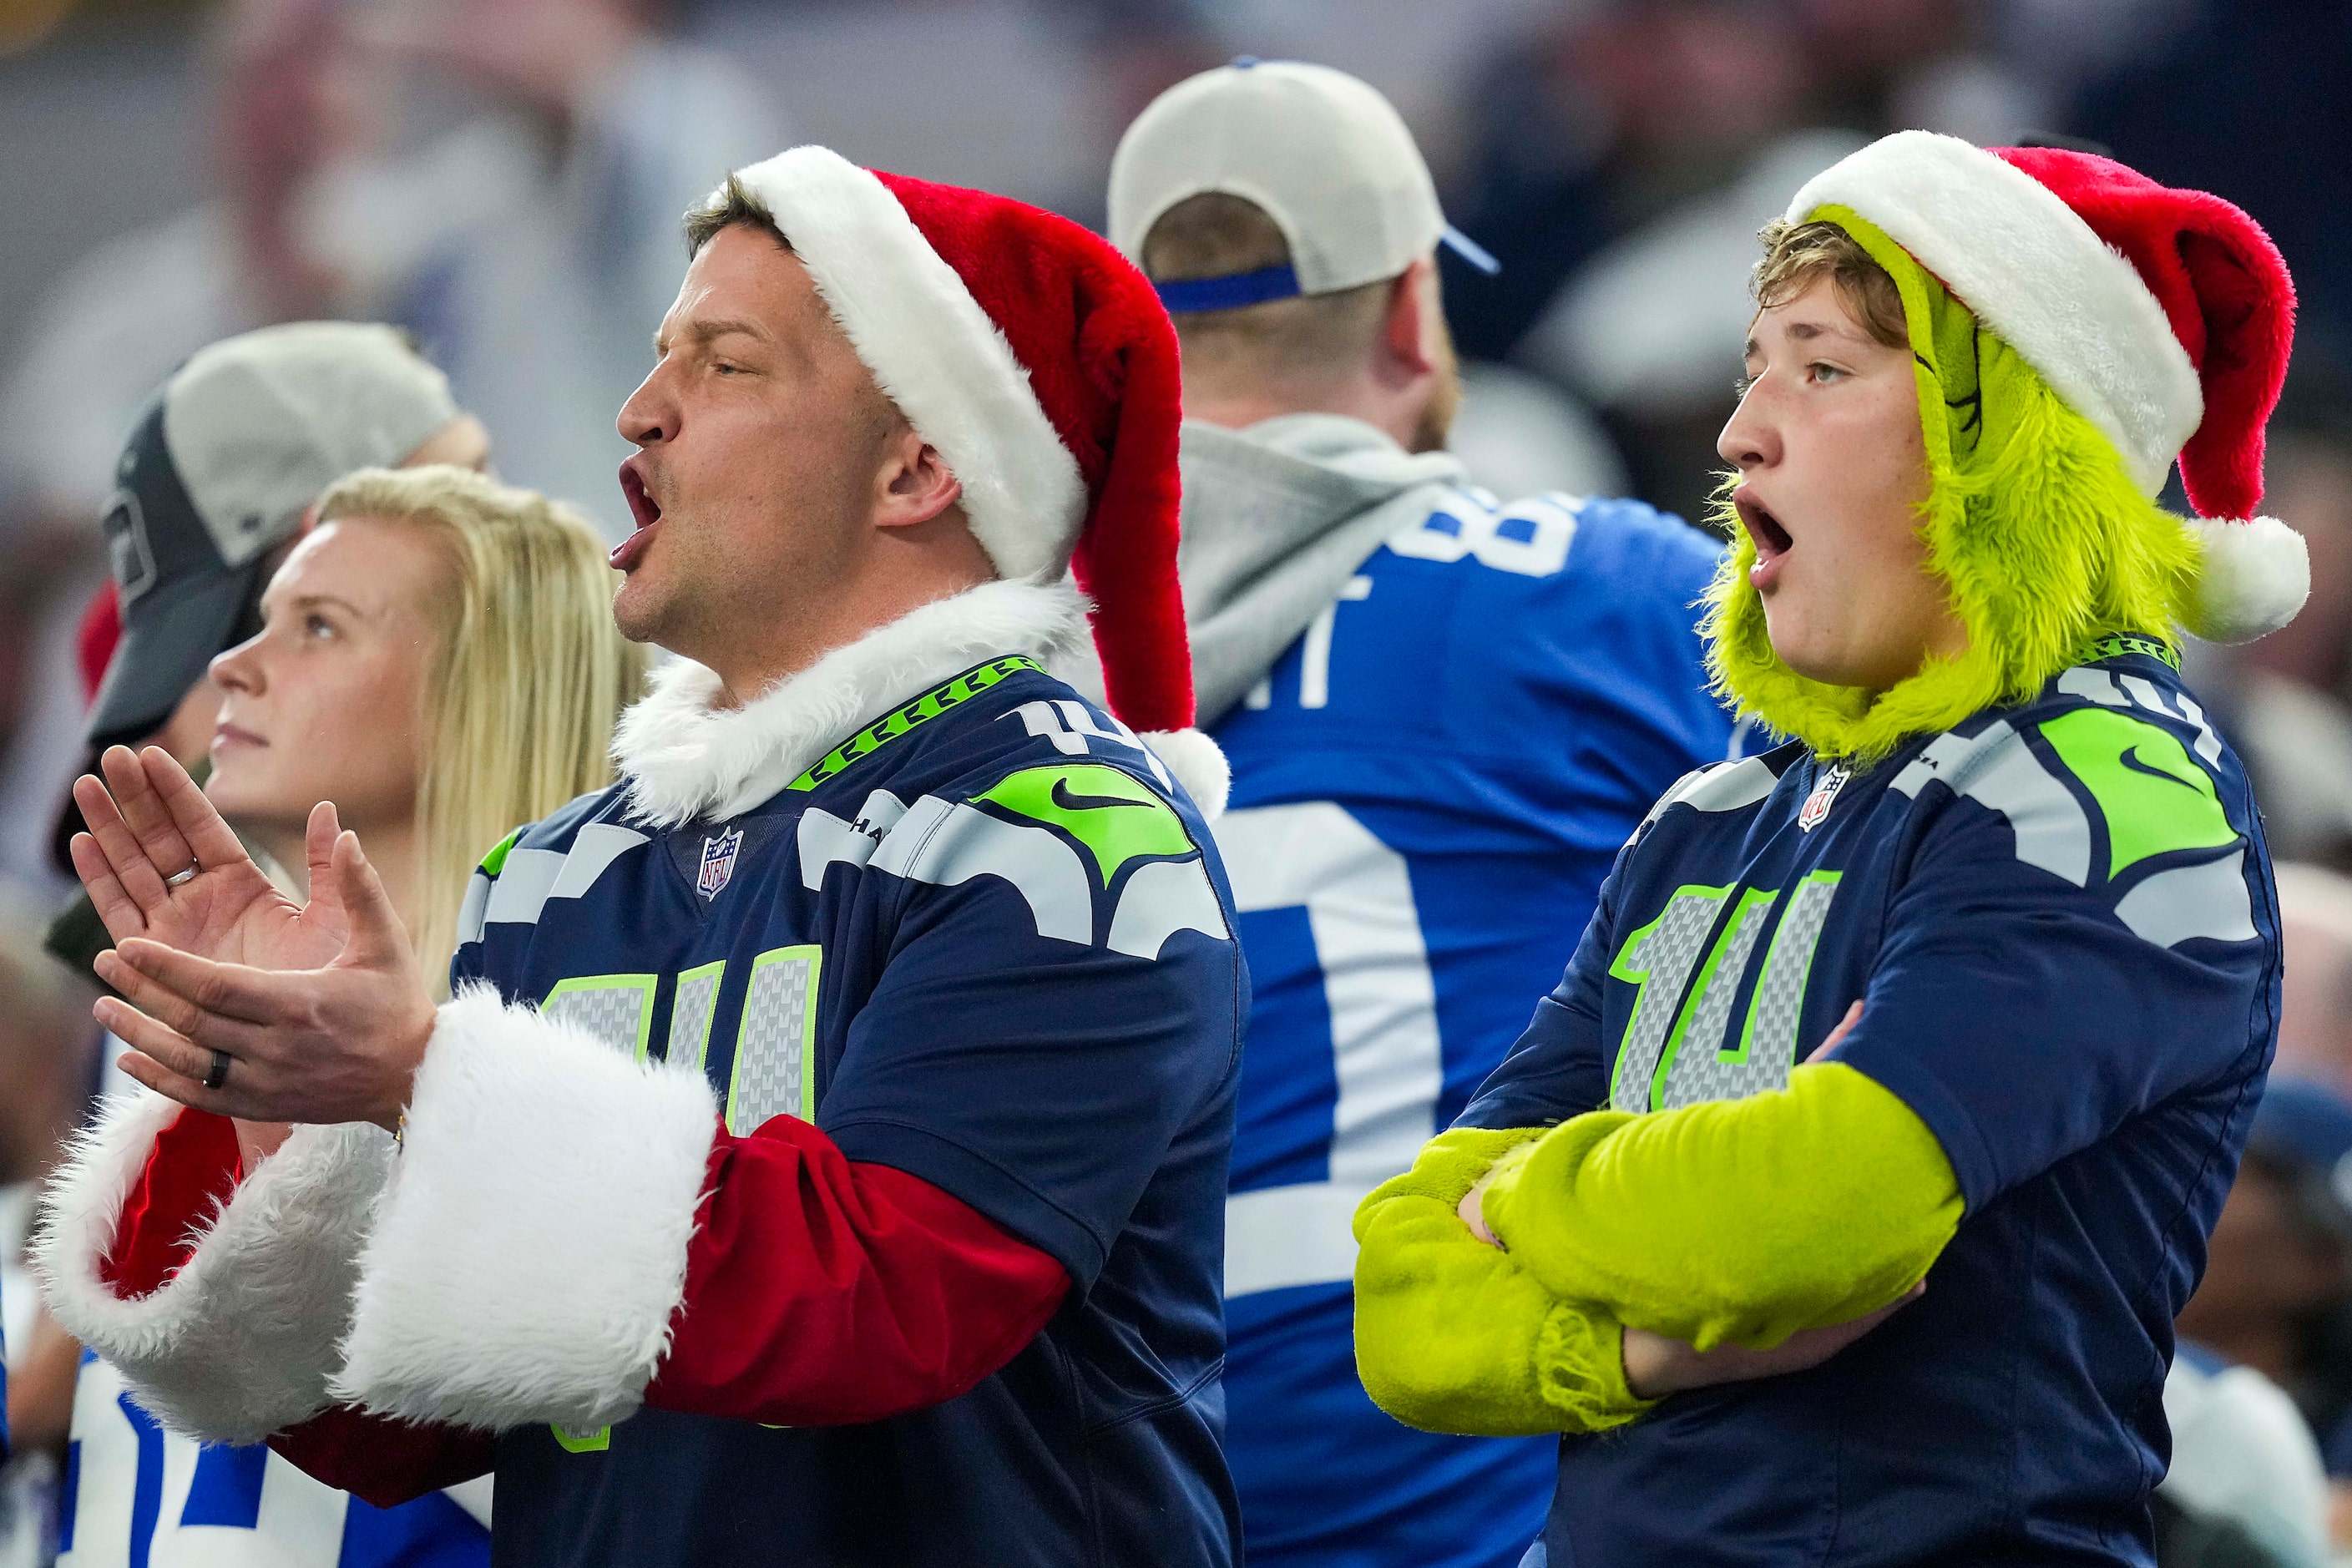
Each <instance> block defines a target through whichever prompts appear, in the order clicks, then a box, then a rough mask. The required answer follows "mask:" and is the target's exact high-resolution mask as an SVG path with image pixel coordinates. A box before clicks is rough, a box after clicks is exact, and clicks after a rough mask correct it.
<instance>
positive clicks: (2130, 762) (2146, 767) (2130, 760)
mask: <svg viewBox="0 0 2352 1568" xmlns="http://www.w3.org/2000/svg"><path fill="white" fill-rule="evenodd" d="M2116 762H2118V763H2122V764H2123V765H2124V766H2125V767H2126V768H2128V769H2130V770H2131V771H2132V772H2133V773H2146V774H2147V776H2148V777H2149V778H2152V779H2162V780H2163V781H2164V782H2165V783H2167V784H2179V786H2180V787H2181V788H2182V789H2185V790H2189V791H2190V792H2192V793H2199V794H2201V793H2202V792H2201V791H2199V790H2198V789H2197V786H2196V785H2195V784H2191V783H2189V781H2188V780H2187V779H2185V778H2182V777H2181V776H2180V775H2179V773H2167V772H2165V771H2164V770H2163V769H2162V768H2159V767H2158V766H2157V765H2156V764H2155V763H2144V762H2141V761H2140V760H2139V748H2138V747H2137V746H2126V747H2125V748H2124V751H2123V755H2121V756H2119V757H2117V758H2116Z"/></svg>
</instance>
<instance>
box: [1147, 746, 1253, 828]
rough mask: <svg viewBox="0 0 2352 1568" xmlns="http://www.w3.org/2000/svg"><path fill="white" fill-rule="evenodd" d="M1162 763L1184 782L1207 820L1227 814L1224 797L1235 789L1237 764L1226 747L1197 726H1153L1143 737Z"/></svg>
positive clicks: (1205, 820) (1178, 779)
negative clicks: (1174, 728)
mask: <svg viewBox="0 0 2352 1568" xmlns="http://www.w3.org/2000/svg"><path fill="white" fill-rule="evenodd" d="M1142 739H1143V743H1144V744H1145V745H1147V746H1149V747H1150V748H1151V754H1152V755H1153V756H1155V757H1158V758H1159V759H1160V765H1161V766H1162V767H1164V768H1166V769H1167V770H1168V771H1169V773H1171V774H1173V775H1174V776H1175V779H1176V782H1177V783H1178V784H1182V785H1183V786H1184V793H1185V794H1186V795H1191V796H1192V804H1193V805H1194V806H1196V807H1198V808H1199V810H1200V813H1201V818H1202V821H1204V822H1214V821H1215V820H1216V819H1217V818H1218V817H1220V816H1223V815H1224V814H1225V798H1226V796H1228V795H1231V794H1232V793H1233V788H1234V767H1233V764H1232V763H1229V762H1227V761H1226V760H1225V749H1224V748H1223V746H1220V745H1218V744H1217V742H1214V741H1213V740H1211V739H1209V737H1208V736H1207V735H1205V734H1203V733H1202V731H1198V730H1152V731H1148V732H1146V733H1145V734H1144V736H1143V737H1142Z"/></svg>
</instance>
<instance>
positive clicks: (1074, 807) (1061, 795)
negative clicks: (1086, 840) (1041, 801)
mask: <svg viewBox="0 0 2352 1568" xmlns="http://www.w3.org/2000/svg"><path fill="white" fill-rule="evenodd" d="M1050 798H1051V799H1052V800H1053V802H1054V804H1055V805H1058V806H1060V807H1061V808H1062V809H1063V810H1064V811H1101V810H1103V809H1105V808H1106V807H1108V806H1114V805H1144V806H1148V805H1150V804H1151V803H1150V801H1148V800H1122V799H1120V798H1119V797H1118V796H1117V795H1072V794H1071V793H1070V781H1069V780H1067V779H1055V781H1054V791H1053V795H1052V796H1051V797H1050Z"/></svg>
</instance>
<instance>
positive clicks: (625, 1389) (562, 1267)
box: [333, 989, 1068, 1430]
mask: <svg viewBox="0 0 2352 1568" xmlns="http://www.w3.org/2000/svg"><path fill="white" fill-rule="evenodd" d="M1067 1288H1068V1279H1067V1276H1066V1274H1065V1273H1064V1272H1063V1270H1062V1268H1061V1266H1060V1265H1059V1264H1058V1263H1056V1262H1055V1260H1054V1259H1052V1258H1049V1257H1047V1256H1046V1255H1045V1254H1044V1253H1043V1252H1041V1251H1039V1250H1037V1249H1036V1248H1034V1247H1030V1246H1029V1245H1028V1244H1026V1243H1025V1242H1023V1241H1020V1240H1018V1239H1016V1238H1014V1237H1011V1236H1009V1235H1007V1234H1006V1233H1005V1232H1003V1230H1001V1229H1000V1228H998V1227H997V1226H994V1225H993V1224H992V1222H990V1221H988V1220H986V1219H984V1218H983V1217H982V1216H981V1215H979V1214H978V1213H977V1212H975V1211H973V1210H971V1208H969V1207H967V1206H966V1205H963V1204H961V1202H959V1201H958V1200H956V1199H954V1198H952V1197H950V1196H949V1195H948V1194H945V1193H942V1192H940V1191H939V1190H938V1189H936V1188H933V1187H930V1186H929V1185H927V1184H924V1183H922V1182H919V1181H917V1180H916V1179H914V1178H913V1177H910V1176H908V1175H906V1174H904V1173H900V1172H898V1171H894V1170H889V1169H887V1168H885V1167H880V1166H874V1165H855V1166H854V1165H852V1164H851V1163H849V1162H848V1161H847V1160H846V1159H845V1158H844V1157H843V1156H842V1154H841V1152H840V1151H839V1150H838V1149H837V1148H835V1146H834V1145H833V1143H832V1142H831V1141H830V1140H828V1139H826V1138H825V1137H824V1134H822V1133H820V1132H819V1131H816V1130H815V1129H814V1128H813V1127H810V1126H808V1125H807V1124H806V1123H803V1122H799V1121H793V1119H790V1118H780V1119H778V1120H777V1121H772V1122H770V1123H769V1124H768V1125H767V1126H766V1127H763V1128H761V1130H760V1131H758V1132H757V1133H755V1134H753V1135H752V1136H751V1137H748V1138H736V1137H732V1136H730V1135H729V1134H727V1133H726V1132H725V1131H722V1130H721V1126H720V1121H719V1108H718V1104H717V1101H716V1100H715V1098H714V1096H713V1094H712V1091H711V1089H710V1085H709V1080H708V1079H706V1078H705V1077H704V1076H703V1075H702V1074H701V1073H700V1072H699V1071H697V1070H695V1069H693V1068H687V1067H672V1066H669V1065H668V1064H667V1063H663V1062H638V1061H635V1060H632V1059H630V1058H626V1057H624V1056H621V1055H618V1054H616V1053H614V1051H613V1050H612V1049H611V1048H610V1047H607V1046H605V1045H604V1044H602V1043H600V1042H598V1041H597V1040H595V1039H593V1037H590V1036H588V1035H586V1034H583V1033H582V1032H581V1031H579V1030H578V1029H576V1028H574V1027H573V1026H570V1025H567V1024H564V1023H562V1022H561V1021H559V1020H556V1019H551V1018H548V1017H546V1016H542V1015H541V1014H540V1013H538V1012H536V1011H535V1010H532V1009H529V1008H520V1007H509V1006H507V1005H504V1004H503V1003H501V1002H500V1001H499V998H498V997H497V995H496V994H493V993H491V992H489V991H488V990H486V989H476V990H470V991H467V992H466V993H463V994H460V995H459V996H458V997H457V999H456V1000H454V1001H452V1002H450V1003H448V1004H446V1005H444V1006H443V1008H442V1009H441V1018H440V1022H439V1024H438V1026H436V1029H435V1032H434V1037H433V1043H432V1045H431V1047H429V1048H428V1049H427V1051H426V1053H425V1061H424V1065H423V1066H422V1067H421V1068H419V1070H418V1072H417V1076H416V1085H415V1093H414V1095H413V1097H412V1099H411V1100H410V1103H409V1113H408V1131H407V1143H406V1147H405V1149H404V1152H403V1153H402V1155H401V1157H400V1159H399V1161H398V1163H397V1164H396V1165H395V1167H394V1173H393V1176H392V1179H391V1181H390V1183H389V1184H388V1186H387V1188H386V1191H385V1194H384V1198H383V1203H382V1205H380V1206H379V1208H378V1210H377V1212H376V1220H375V1227H374V1230H373V1234H372V1235H371V1236H370V1237H369V1239H368V1243H367V1247H366V1251H365V1254H364V1257H363V1258H362V1264H361V1279H360V1286H359V1290H358V1295H357V1300H356V1310H355V1312H354V1314H353V1318H352V1331H351V1334H350V1336H349V1338H348V1340H347V1341H346V1342H345V1345H344V1351H345V1358H346V1359H345V1363H344V1366H343V1368H342V1371H341V1373H339V1374H338V1375H337V1377H336V1379H335V1382H334V1384H333V1386H334V1390H335V1392H336V1394H337V1395H338V1396H339V1397H341V1398H342V1399H344V1400H346V1401H349V1402H351V1403H352V1404H356V1405H363V1406H364V1407H365V1408H367V1409H369V1410H371V1411H374V1412H377V1413H380V1414H383V1415H393V1416H397V1417H400V1418H403V1419H406V1420H410V1421H423V1422H445V1423H453V1424H457V1425H460V1426H474V1427H482V1428H488V1429H493V1430H496V1429H500V1428H504V1427H509V1426H523V1425H528V1424H533V1423H539V1422H551V1423H554V1424H557V1425H561V1426H574V1427H594V1426H609V1425H611V1424H612V1423H614V1422H615V1421H619V1420H622V1419H625V1417H626V1416H628V1415H630V1414H632V1413H633V1412H635V1410H636V1409H637V1408H638V1407H639V1406H640V1405H644V1404H647V1403H653V1404H657V1405H662V1406H664V1407H666V1408H669V1409H677V1410H688V1411H694V1412H697V1413H700V1414H706V1415H725V1416H733V1417H739V1418H743V1419H750V1420H760V1421H770V1422H776V1423H788V1424H793V1425H812V1424H816V1423H820V1422H854V1421H866V1420H873V1419H877V1418H878V1417H880V1416H883V1415H890V1414H894V1413H896V1412H898V1411H903V1410H908V1409H913V1408H917V1407H919V1406H921V1405H930V1404H936V1403H938V1402H940V1401H941V1400H945V1399H950V1398H952V1397H954V1396H955V1395H957V1394H961V1393H962V1392H964V1391H965V1390H966V1389H968V1388H970V1387H971V1385H972V1384H975V1383H978V1382H979V1381H980V1380H981V1379H982V1378H984V1377H986V1376H987V1375H988V1374H989V1373H992V1372H993V1371H995V1370H996V1369H997V1368H998V1367H1000V1366H1002V1365H1003V1363H1005V1362H1006V1361H1009V1360H1010V1359H1011V1358H1012V1357H1013V1354H1014V1353H1015V1352H1018V1351H1019V1350H1020V1349H1021V1347H1022V1346H1023V1345H1024V1344H1025V1343H1027V1342H1028V1341H1029V1339H1030V1338H1031V1337H1032V1336H1034V1334H1035V1333H1036V1331H1038V1329H1040V1328H1042V1327H1043V1326H1044V1324H1045V1321H1046V1320H1047V1319H1049V1318H1050V1317H1051V1316H1052V1315H1053V1313H1054V1310H1055V1307H1056V1306H1058V1305H1059V1303H1060V1301H1061V1299H1062V1296H1063V1295H1064V1293H1065V1292H1066V1289H1067ZM656 1373H658V1374H659V1375H658V1377H656Z"/></svg>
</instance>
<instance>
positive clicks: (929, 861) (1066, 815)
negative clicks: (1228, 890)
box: [800, 762, 1230, 959]
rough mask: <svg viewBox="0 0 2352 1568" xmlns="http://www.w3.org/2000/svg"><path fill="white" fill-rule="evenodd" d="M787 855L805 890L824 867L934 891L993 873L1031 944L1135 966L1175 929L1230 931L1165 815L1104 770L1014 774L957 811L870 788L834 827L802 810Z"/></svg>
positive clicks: (935, 800)
mask: <svg viewBox="0 0 2352 1568" xmlns="http://www.w3.org/2000/svg"><path fill="white" fill-rule="evenodd" d="M800 855H801V876H802V879H803V882H804V883H805V885H806V886H808V887H809V888H811V889H815V888H819V887H822V886H823V885H824V874H825V870H826V868H829V867H831V866H834V865H835V864H848V865H853V866H858V867H864V868H870V869H872V870H877V871H885V872H888V873H889V874H891V875H893V876H898V877H904V878H906V879H908V880H909V881H916V882H927V883H931V884H933V885H936V886H943V887H951V886H955V885H958V884H961V883H963V882H967V881H970V880H971V879H972V878H974V877H979V876H995V877H1000V878H1002V879H1003V880H1005V881H1007V882H1009V883H1011V884H1012V885H1013V887H1014V888H1015V889H1018V890H1019V891H1020V893H1021V896H1022V898H1023V900H1024V901H1025V902H1026V903H1027V904H1028V906H1029V915H1030V919H1031V920H1032V921H1034V922H1035V925H1036V928H1037V934H1038V935H1039V936H1043V937H1050V938H1054V939H1055V940H1058V941H1062V942H1083V943H1087V944H1089V945H1096V946H1103V947H1108V948H1109V949H1110V950H1111V951H1113V952H1124V953H1129V954H1131V955H1133V956H1134V957H1137V958H1147V959H1156V958H1158V957H1159V956H1160V948H1161V947H1162V946H1163V945H1164V944H1165V943H1166V942H1167V941H1168V939H1169V938H1170V937H1171V936H1173V935H1174V934H1175V933H1176V932H1178V931H1200V932H1202V934H1203V935H1206V936H1208V937H1211V938H1213V939H1216V940H1223V938H1225V937H1226V936H1228V935H1229V934H1230V933H1229V932H1228V931H1226V929H1225V919H1224V912H1223V910H1222V909H1221V908H1220V907H1219V905H1218V903H1217V894H1216V889H1214V888H1213V886H1212V885H1211V884H1210V881H1209V874H1208V868H1207V867H1206V865H1205V864H1204V863H1203V861H1202V857H1201V851H1200V847H1199V846H1197V845H1195V844H1194V843H1193V842H1192V835H1191V834H1190V833H1189V832H1188V831H1187V830H1186V829H1185V826H1184V823H1183V820H1182V819H1181V817H1179V816H1177V815H1176V809H1175V807H1173V806H1171V805H1169V804H1168V802H1167V801H1166V800H1164V799H1162V798H1161V797H1160V795H1158V794H1157V793H1155V792H1154V791H1153V790H1152V789H1151V787H1150V785H1149V784H1144V783H1143V782H1142V781H1141V780H1139V779H1138V778H1136V777H1135V776H1134V775H1133V774H1131V773H1126V772H1124V771H1122V770H1121V769H1118V768H1115V767H1112V766H1109V765H1108V764H1107V763H1093V762H1085V763H1079V762H1071V763H1047V764H1045V765H1044V766H1042V767H1033V768H1024V769H1022V770H1021V771H1020V772H1018V773H1013V774H1010V775H1008V776H1007V777H1005V778H1004V779H1003V780H1001V781H1000V782H998V783H997V784H993V785H992V786H991V787H990V788H988V789H986V790H983V791H982V792H981V793H980V794H978V795H974V796H972V797H971V799H970V800H969V801H963V802H955V801H949V800H944V799H942V798H940V796H938V795H924V796H923V797H922V798H920V799H919V800H918V801H916V802H915V803H914V805H911V806H909V805H902V804H900V803H899V801H898V799H897V797H896V796H894V795H891V794H890V793H889V792H888V791H887V790H876V791H875V792H874V793H873V794H872V795H868V796H867V797H866V802H865V804H864V805H861V806H859V807H858V810H857V815H856V817H855V818H854V819H853V820H851V821H846V822H845V821H843V820H842V819H841V818H840V817H837V816H834V815H832V814H831V813H830V812H826V811H824V810H821V809H817V808H815V807H812V808H810V809H809V810H808V811H806V812H804V813H803V815H802V816H801V821H800Z"/></svg>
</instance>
